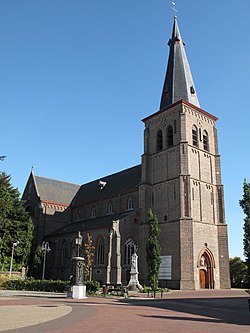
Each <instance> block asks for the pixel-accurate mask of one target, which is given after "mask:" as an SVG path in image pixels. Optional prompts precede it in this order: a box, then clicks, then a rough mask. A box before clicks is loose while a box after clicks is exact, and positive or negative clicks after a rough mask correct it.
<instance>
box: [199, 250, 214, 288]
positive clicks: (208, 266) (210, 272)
mask: <svg viewBox="0 0 250 333" xmlns="http://www.w3.org/2000/svg"><path fill="white" fill-rule="evenodd" d="M199 280H200V288H201V289H214V257H213V255H212V252H211V251H210V250H209V249H208V248H206V249H204V250H203V251H202V253H201V254H200V256H199Z"/></svg>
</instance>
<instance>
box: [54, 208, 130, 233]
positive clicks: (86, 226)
mask: <svg viewBox="0 0 250 333" xmlns="http://www.w3.org/2000/svg"><path fill="white" fill-rule="evenodd" d="M133 213H134V211H132V212H131V211H130V212H123V213H119V214H112V215H105V216H101V217H96V218H92V219H88V220H84V221H80V222H79V221H78V222H73V223H70V224H67V225H66V226H64V227H62V228H60V229H57V230H56V231H54V232H52V233H50V235H49V237H52V236H53V235H54V236H58V235H64V234H72V233H77V232H78V231H81V232H82V231H87V230H94V229H107V228H109V227H111V226H112V222H113V221H116V220H121V219H124V218H125V217H127V216H128V215H130V214H133Z"/></svg>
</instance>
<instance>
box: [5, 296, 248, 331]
mask: <svg viewBox="0 0 250 333" xmlns="http://www.w3.org/2000/svg"><path fill="white" fill-rule="evenodd" d="M136 296H137V297H132V298H129V299H122V298H115V297H113V298H102V297H89V298H87V299H84V300H72V299H66V298H64V297H54V298H53V297H50V298H48V297H39V298H38V297H36V298H35V297H23V296H16V297H11V298H10V296H9V297H1V293H0V311H1V307H3V308H2V309H4V307H7V306H8V307H13V311H15V309H17V306H18V311H19V313H17V317H16V318H17V321H18V318H22V321H25V316H26V314H25V307H26V308H28V307H32V306H33V307H35V308H36V311H37V308H38V310H39V309H41V310H43V307H48V308H50V311H51V313H52V312H53V311H56V309H58V308H60V306H65V307H67V308H68V307H71V309H72V311H71V312H69V313H68V314H65V315H64V314H62V316H61V317H59V318H56V319H53V318H52V320H49V321H46V322H42V323H40V324H38V325H35V326H34V325H33V326H29V325H30V322H29V320H28V318H29V317H28V316H27V322H26V325H27V326H26V327H23V328H18V329H12V330H6V331H3V330H2V332H9V333H31V332H32V333H52V332H53V333H59V332H60V333H66V332H67V333H68V332H71V333H83V332H84V333H96V332H97V333H98V332H100V333H106V332H109V333H120V332H121V333H125V332H126V333H127V332H131V333H139V332H143V333H147V332H159V333H160V332H164V333H177V332H178V333H184V332H193V333H196V332H197V333H198V332H199V333H210V332H211V333H241V332H242V333H243V332H248V333H249V332H250V312H249V311H248V302H247V299H248V295H247V293H246V292H244V291H242V290H204V291H196V292H191V291H190V292H182V291H177V292H172V293H168V294H164V297H163V299H161V298H157V299H152V298H149V299H148V298H147V297H146V298H145V296H147V295H145V294H144V295H143V294H139V295H136ZM158 297H159V296H158ZM22 306H23V311H21V308H20V307H22ZM41 312H42V311H41ZM42 316H43V314H42V313H41V319H42ZM45 319H46V318H45ZM4 320H8V318H7V317H6V318H2V316H1V321H0V329H1V322H3V321H4Z"/></svg>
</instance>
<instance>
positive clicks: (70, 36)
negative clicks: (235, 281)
mask: <svg viewBox="0 0 250 333" xmlns="http://www.w3.org/2000/svg"><path fill="white" fill-rule="evenodd" d="M176 5H177V9H178V13H177V17H178V23H179V27H180V30H181V34H182V37H183V38H184V39H185V42H186V52H187V56H188V60H189V63H190V66H191V70H192V74H193V78H194V81H195V86H196V91H197V94H198V97H199V101H200V104H201V108H203V109H204V110H206V111H208V112H209V113H212V114H214V115H215V116H217V117H218V118H219V121H218V122H217V128H218V131H219V149H220V154H221V163H222V177H223V183H224V186H225V204H226V218H227V223H228V226H229V252H230V256H231V257H233V256H241V257H243V251H242V247H243V246H242V234H243V232H242V226H243V214H242V211H241V208H240V207H239V205H238V202H239V199H240V198H241V196H242V183H243V180H244V178H247V180H248V181H250V168H249V165H250V156H249V142H250V132H249V125H250V111H249V103H248V102H247V98H248V97H249V93H250V88H249V77H250V56H249V53H250V43H249V32H250V26H249V13H250V2H249V0H238V1H237V2H236V1H228V0H220V1H214V0H210V1H200V0H199V1H198V0H189V1H186V0H179V1H176ZM171 7H172V5H171V1H166V0H156V1H155V0H154V1H152V0H147V1H142V0H136V1H134V0H133V1H132V0H127V1H120V0H106V1H103V0H91V1H87V0H60V1H59V0H42V1H41V0H40V1H39V0H37V1H33V0H8V1H3V0H0V45H1V52H0V110H1V118H0V119H1V130H0V155H3V154H4V155H7V159H6V160H5V161H4V162H1V164H0V170H2V171H5V172H7V173H8V174H11V176H12V183H13V185H14V186H15V187H18V189H19V191H20V192H22V191H23V188H24V186H25V183H26V181H27V178H28V176H29V173H30V170H31V167H32V165H33V166H34V168H35V174H37V175H40V176H44V177H48V178H54V179H58V180H63V181H67V182H72V183H77V184H82V183H85V182H88V181H90V180H93V179H97V178H100V177H102V176H105V175H108V174H111V173H113V172H117V171H120V170H123V169H126V168H128V167H130V166H133V165H136V164H139V163H140V156H141V154H142V152H143V124H142V122H141V119H143V118H144V117H146V116H148V115H150V114H152V113H154V112H156V111H158V109H159V103H160V97H161V90H162V85H163V80H164V76H165V69H166V62H167V57H168V47H167V42H168V39H169V37H170V36H171V31H172V25H173V11H172V10H171Z"/></svg>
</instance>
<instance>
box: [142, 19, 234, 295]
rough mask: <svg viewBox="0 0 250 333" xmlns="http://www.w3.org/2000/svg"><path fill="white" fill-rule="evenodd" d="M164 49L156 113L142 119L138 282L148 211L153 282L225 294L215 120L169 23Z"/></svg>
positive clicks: (225, 244)
mask: <svg viewBox="0 0 250 333" xmlns="http://www.w3.org/2000/svg"><path fill="white" fill-rule="evenodd" d="M168 45H169V47H170V52H169V59H168V65H167V71H166V77H165V81H164V86H163V91H162V97H161V103H160V110H159V111H158V112H156V113H154V114H152V115H150V116H148V117H147V118H145V119H143V122H144V124H145V130H144V153H143V155H142V179H141V184H140V187H139V204H140V208H141V223H140V227H139V228H140V232H139V237H140V242H139V244H140V246H139V249H138V251H139V258H140V267H139V271H140V276H139V277H140V281H141V283H144V282H145V281H146V279H147V264H146V258H145V244H146V242H147V239H148V216H147V212H148V209H149V208H152V210H153V212H154V213H155V214H156V216H157V217H158V220H159V224H160V229H161V233H160V244H161V256H162V264H161V269H160V284H161V285H162V286H167V287H169V288H177V289H203V288H215V289H219V288H230V278H229V261H228V238H227V225H226V223H225V213H224V197H223V185H222V183H221V170H220V155H219V152H218V139H217V130H216V128H215V124H216V121H217V118H216V117H215V116H213V115H212V114H210V113H208V112H206V111H204V110H203V109H201V108H200V105H199V101H198V97H197V93H196V89H195V86H194V82H193V78H192V74H191V70H190V67H189V63H188V60H187V57H186V53H185V48H184V42H183V40H182V38H181V34H180V31H179V27H178V23H177V18H176V17H175V18H174V25H173V32H172V37H171V39H170V40H169V43H168Z"/></svg>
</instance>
